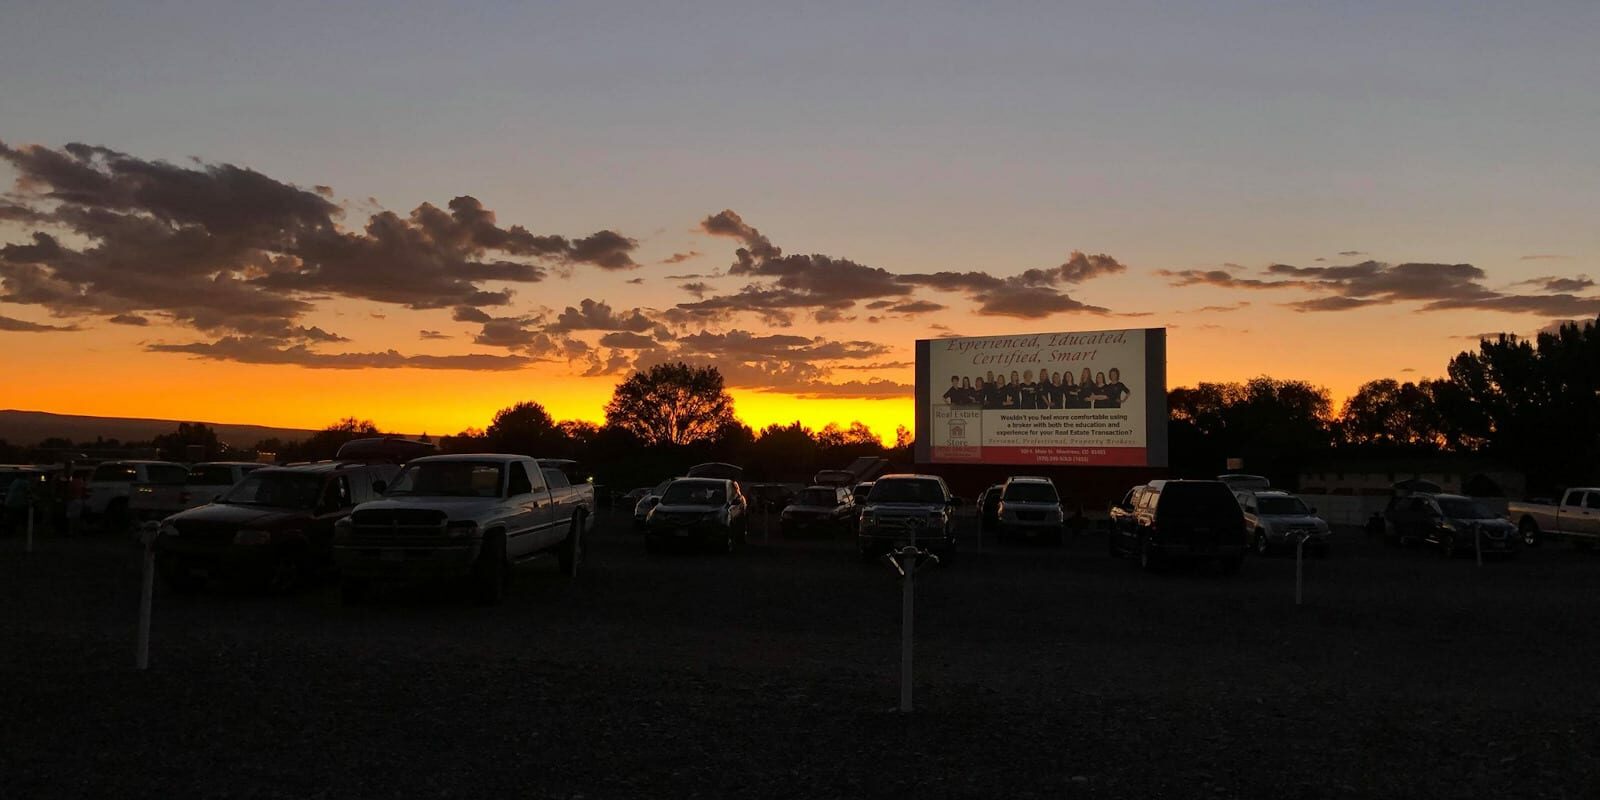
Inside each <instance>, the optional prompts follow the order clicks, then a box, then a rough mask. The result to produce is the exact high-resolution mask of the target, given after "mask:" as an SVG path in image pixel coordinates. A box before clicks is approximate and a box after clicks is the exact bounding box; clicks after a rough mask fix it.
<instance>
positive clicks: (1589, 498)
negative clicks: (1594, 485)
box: [1583, 492, 1600, 508]
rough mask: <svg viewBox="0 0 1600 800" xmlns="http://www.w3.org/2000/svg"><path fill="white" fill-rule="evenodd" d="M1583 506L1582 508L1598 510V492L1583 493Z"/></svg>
mask: <svg viewBox="0 0 1600 800" xmlns="http://www.w3.org/2000/svg"><path fill="white" fill-rule="evenodd" d="M1583 506H1584V508H1600V492H1585V493H1584V495H1583Z"/></svg>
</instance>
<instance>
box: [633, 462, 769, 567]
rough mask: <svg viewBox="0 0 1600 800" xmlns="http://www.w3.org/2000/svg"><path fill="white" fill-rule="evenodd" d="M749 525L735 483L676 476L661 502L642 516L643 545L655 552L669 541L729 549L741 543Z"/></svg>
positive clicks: (747, 513)
mask: <svg viewBox="0 0 1600 800" xmlns="http://www.w3.org/2000/svg"><path fill="white" fill-rule="evenodd" d="M749 527H750V516H749V507H748V504H747V503H746V501H745V499H744V493H743V492H741V491H739V484H738V483H736V482H734V481H733V480H730V479H727V478H678V479H677V480H675V481H673V482H672V483H670V484H667V489H666V491H664V492H662V493H661V502H660V503H657V504H656V507H655V508H652V509H650V514H649V516H647V517H646V518H645V548H646V550H648V551H649V552H652V553H654V552H658V551H660V550H661V549H662V548H663V547H665V546H666V545H667V543H668V542H672V543H678V542H683V543H692V544H700V545H711V546H712V547H715V548H716V549H717V550H718V551H719V552H723V553H731V552H733V551H734V549H735V548H737V547H739V546H740V545H743V544H744V542H745V536H746V533H747V532H748V529H749Z"/></svg>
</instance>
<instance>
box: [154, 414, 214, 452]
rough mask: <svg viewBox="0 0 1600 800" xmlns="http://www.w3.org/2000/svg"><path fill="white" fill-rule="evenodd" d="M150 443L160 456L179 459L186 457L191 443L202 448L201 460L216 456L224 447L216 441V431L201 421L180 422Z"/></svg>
mask: <svg viewBox="0 0 1600 800" xmlns="http://www.w3.org/2000/svg"><path fill="white" fill-rule="evenodd" d="M151 444H153V445H155V447H156V449H157V450H160V451H161V457H162V458H172V459H178V460H180V461H181V460H184V459H186V458H188V453H189V447H190V446H191V445H195V446H198V447H200V448H202V453H203V454H202V455H201V456H200V458H201V459H202V460H212V459H215V458H218V457H220V456H221V455H222V451H223V450H224V449H226V448H224V446H223V445H222V443H221V442H219V441H217V432H216V431H214V430H212V429H211V426H209V425H206V424H205V423H202V422H180V423H178V429H177V430H176V431H174V432H172V433H166V434H162V435H160V436H157V437H155V438H154V439H152V440H151Z"/></svg>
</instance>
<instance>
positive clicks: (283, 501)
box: [222, 472, 322, 508]
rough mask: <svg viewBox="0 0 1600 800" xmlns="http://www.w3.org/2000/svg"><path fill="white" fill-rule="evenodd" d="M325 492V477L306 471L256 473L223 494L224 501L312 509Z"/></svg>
mask: <svg viewBox="0 0 1600 800" xmlns="http://www.w3.org/2000/svg"><path fill="white" fill-rule="evenodd" d="M321 492H322V478H320V477H318V476H316V475H307V474H305V473H303V472H252V473H250V474H249V475H247V476H245V479H244V480H242V481H239V483H238V485H236V486H234V487H233V488H232V489H230V490H229V491H228V494H227V495H226V496H224V497H223V499H222V501H223V502H224V503H242V504H246V505H259V506H272V507H275V508H310V507H311V506H312V505H313V504H315V503H316V500H317V497H318V496H320V494H321Z"/></svg>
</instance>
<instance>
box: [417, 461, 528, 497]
mask: <svg viewBox="0 0 1600 800" xmlns="http://www.w3.org/2000/svg"><path fill="white" fill-rule="evenodd" d="M517 463H520V462H517ZM504 467H505V464H503V463H501V462H498V461H413V462H411V463H410V464H407V465H406V467H405V469H403V470H401V471H400V474H399V475H396V476H395V479H394V484H393V485H392V486H390V487H389V491H388V495H389V496H390V497H403V496H406V495H417V496H422V497H499V496H500V484H501V481H500V476H501V474H502V473H503V470H504Z"/></svg>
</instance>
